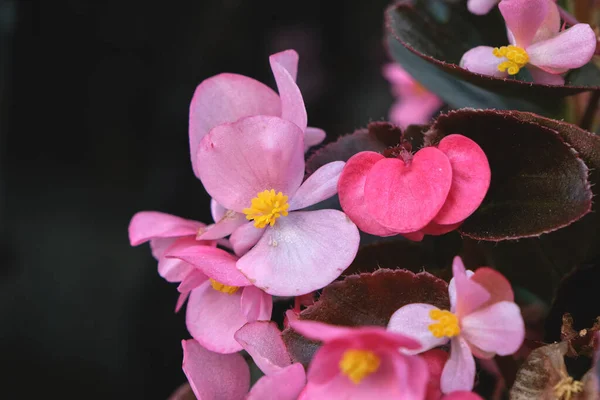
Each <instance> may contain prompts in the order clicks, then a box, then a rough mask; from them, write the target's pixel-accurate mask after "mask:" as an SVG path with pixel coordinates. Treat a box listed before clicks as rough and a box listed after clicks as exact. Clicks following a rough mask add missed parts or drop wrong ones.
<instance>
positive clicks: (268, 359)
mask: <svg viewBox="0 0 600 400" xmlns="http://www.w3.org/2000/svg"><path fill="white" fill-rule="evenodd" d="M235 339H236V340H237V341H238V343H240V344H241V345H242V347H243V348H244V350H246V351H247V352H248V354H250V356H251V357H252V359H253V360H254V363H255V364H256V366H257V367H258V368H260V370H261V371H262V372H263V373H265V374H267V375H269V374H272V373H275V372H277V371H279V370H281V369H282V368H285V367H287V366H289V365H291V363H292V361H291V359H290V355H289V354H288V351H287V348H286V347H285V344H284V343H283V339H282V338H281V332H280V331H279V328H277V324H275V323H274V322H270V321H256V322H250V323H247V324H246V325H244V326H243V327H241V328H240V330H238V331H237V332H236V333H235Z"/></svg>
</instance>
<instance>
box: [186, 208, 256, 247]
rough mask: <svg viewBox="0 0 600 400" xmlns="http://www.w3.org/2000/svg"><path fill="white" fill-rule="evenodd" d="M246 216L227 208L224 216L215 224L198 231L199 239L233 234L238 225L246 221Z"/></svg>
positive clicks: (212, 238) (218, 237) (217, 237)
mask: <svg viewBox="0 0 600 400" xmlns="http://www.w3.org/2000/svg"><path fill="white" fill-rule="evenodd" d="M246 221H247V220H246V216H245V215H244V214H242V213H238V212H235V211H233V210H225V212H224V213H223V216H222V217H221V218H220V219H219V220H218V221H217V222H215V223H214V224H213V225H209V226H207V227H206V228H204V229H203V230H200V231H199V232H198V236H196V239H198V240H214V239H221V238H224V237H225V236H229V235H231V233H232V232H233V231H235V230H236V229H237V228H238V227H240V226H242V225H243V224H244V223H245V222H246Z"/></svg>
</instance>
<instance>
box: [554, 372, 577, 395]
mask: <svg viewBox="0 0 600 400" xmlns="http://www.w3.org/2000/svg"><path fill="white" fill-rule="evenodd" d="M562 375H563V378H562V379H561V380H560V382H558V383H557V384H556V385H555V386H554V388H553V389H554V395H555V396H556V398H557V399H558V400H571V397H572V396H573V394H575V393H580V392H582V391H583V383H581V382H579V381H576V380H574V379H573V378H572V377H570V376H568V375H566V374H564V373H563V374H562Z"/></svg>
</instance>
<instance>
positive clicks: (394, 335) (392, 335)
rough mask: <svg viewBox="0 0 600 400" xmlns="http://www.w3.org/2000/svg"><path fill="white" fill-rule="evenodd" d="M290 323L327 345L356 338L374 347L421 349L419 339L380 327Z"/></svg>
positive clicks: (311, 337)
mask: <svg viewBox="0 0 600 400" xmlns="http://www.w3.org/2000/svg"><path fill="white" fill-rule="evenodd" d="M289 323H290V326H291V327H292V328H293V329H294V330H295V331H297V332H298V333H300V334H302V335H303V336H306V337H307V338H309V339H313V340H319V341H321V342H325V343H327V342H331V341H334V340H338V339H349V338H352V337H354V338H359V339H360V340H361V341H362V342H366V343H370V344H371V345H372V346H388V347H392V348H400V347H402V348H403V349H408V350H416V349H419V347H420V344H419V342H418V339H416V338H411V337H408V335H404V334H403V333H401V332H392V331H388V330H386V329H384V328H382V327H379V326H364V327H359V328H351V327H346V326H336V325H329V324H324V323H322V322H316V321H305V320H299V319H296V320H290V321H289Z"/></svg>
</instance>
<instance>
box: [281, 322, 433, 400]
mask: <svg viewBox="0 0 600 400" xmlns="http://www.w3.org/2000/svg"><path fill="white" fill-rule="evenodd" d="M289 322H290V325H291V327H292V328H293V329H294V330H296V331H298V332H299V333H301V334H302V335H304V336H306V337H307V338H309V339H314V340H319V341H321V342H323V345H322V346H321V347H320V348H319V350H317V352H316V353H315V355H314V357H313V359H312V361H311V364H310V367H309V369H308V375H307V384H306V388H305V390H304V392H303V394H302V397H301V398H302V399H303V400H317V399H319V400H320V399H332V400H335V399H350V398H352V399H354V398H356V399H368V398H374V396H375V397H376V398H377V399H380V400H388V399H389V400H391V399H394V400H396V399H397V400H402V399H415V400H421V399H423V398H424V396H425V392H426V388H427V380H428V370H427V365H426V363H425V361H424V360H422V359H421V358H419V357H415V356H409V355H405V354H402V353H401V352H399V351H398V350H399V349H400V348H404V349H412V350H414V349H418V348H419V343H418V342H417V341H415V340H413V339H410V338H407V337H405V336H403V335H400V334H397V333H392V332H387V331H386V330H385V329H383V328H379V327H358V328H349V327H339V326H333V325H327V324H323V323H320V322H314V321H302V320H294V319H290V320H289Z"/></svg>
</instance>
